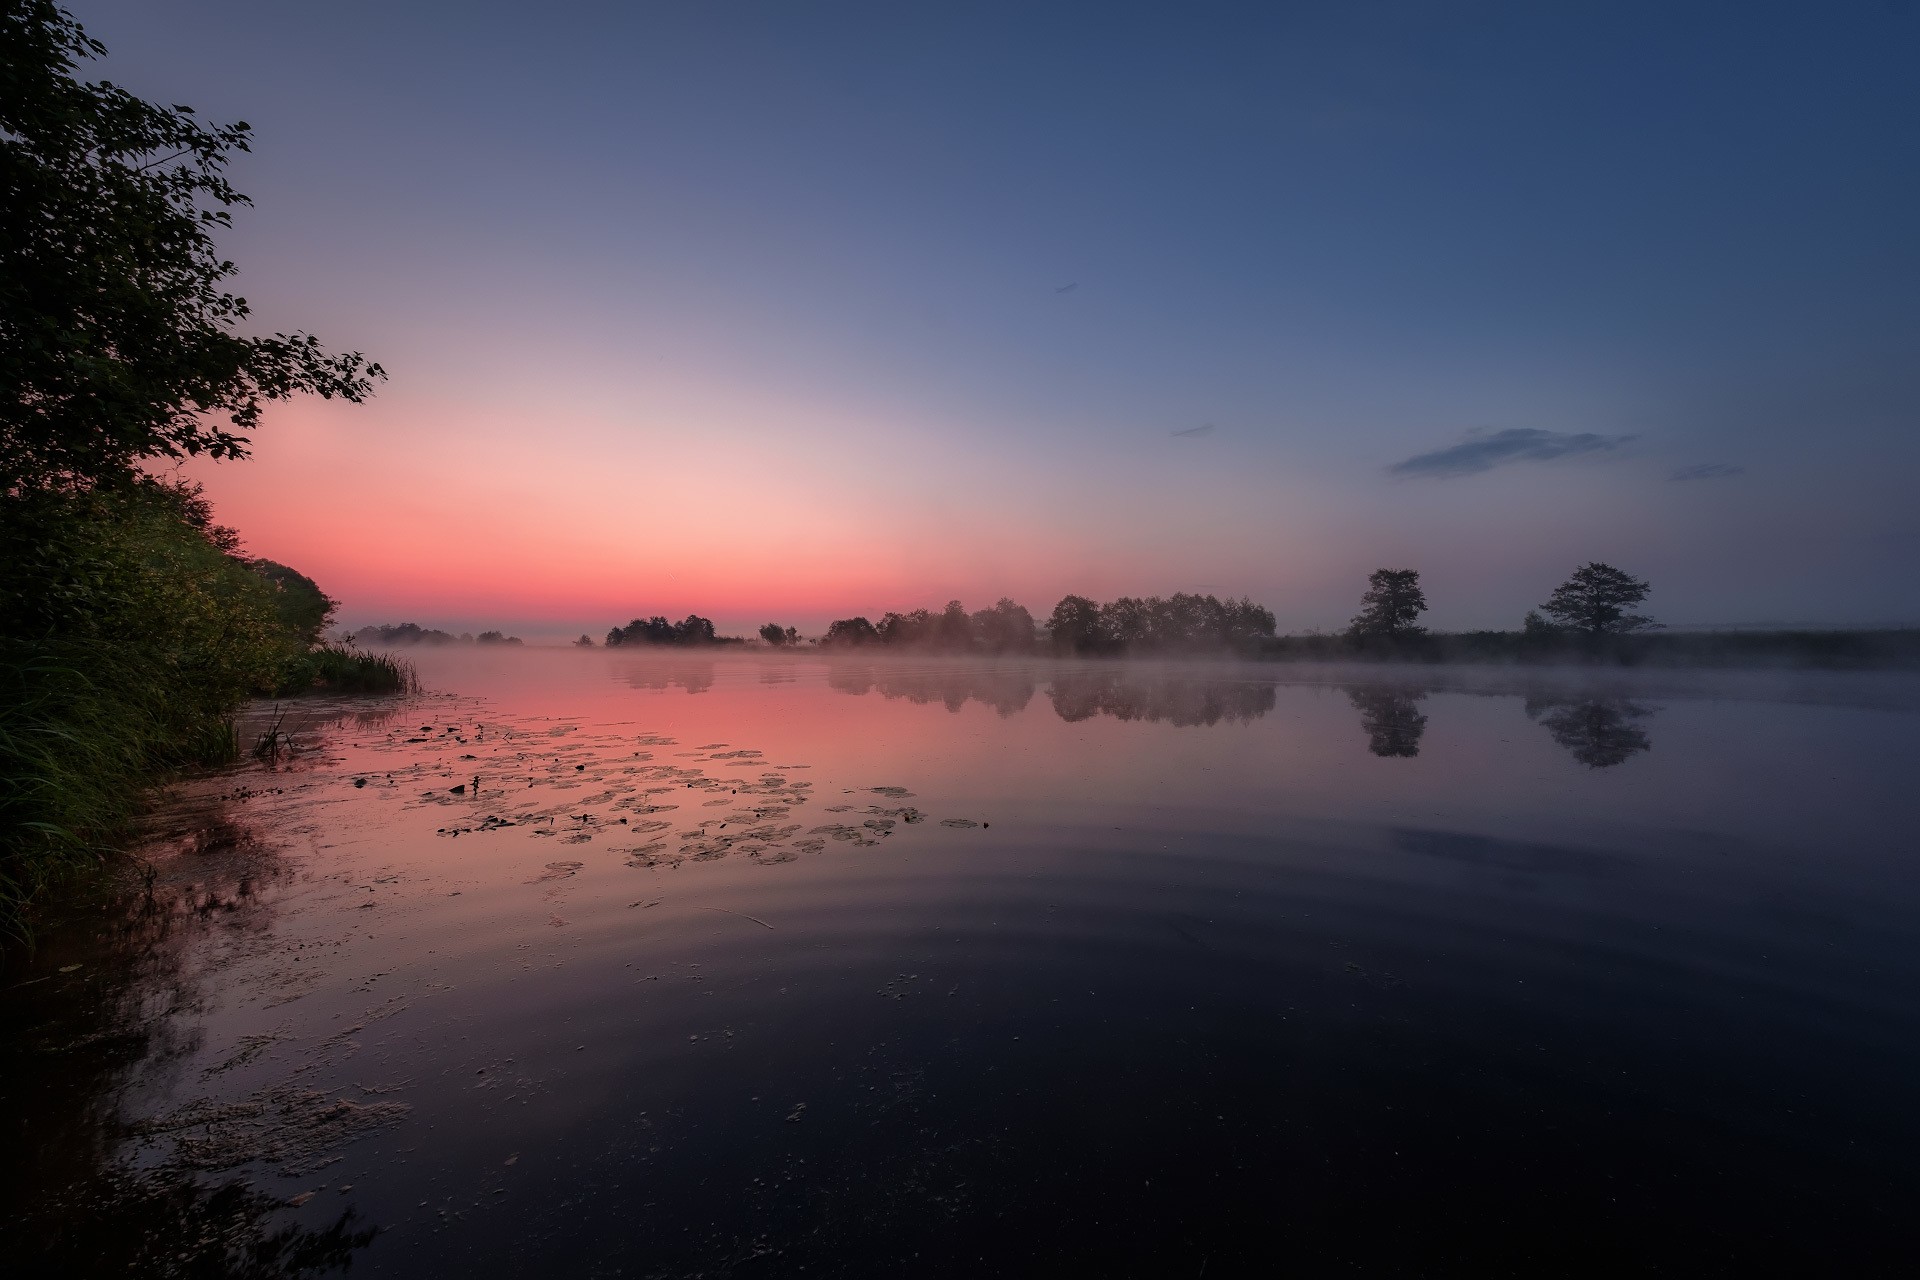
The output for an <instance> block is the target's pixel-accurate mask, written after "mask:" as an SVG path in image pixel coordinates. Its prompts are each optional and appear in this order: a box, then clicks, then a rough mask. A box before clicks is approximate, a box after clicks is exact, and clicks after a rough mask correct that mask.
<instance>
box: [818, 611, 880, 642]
mask: <svg viewBox="0 0 1920 1280" xmlns="http://www.w3.org/2000/svg"><path fill="white" fill-rule="evenodd" d="M820 643H821V644H823V645H826V646H828V647H830V648H835V649H852V648H858V647H860V646H862V645H869V644H879V643H880V633H879V632H878V631H877V630H875V629H874V625H873V624H872V623H871V622H868V621H867V620H866V619H865V618H842V619H840V620H839V621H838V622H836V623H834V624H833V625H832V626H830V627H828V628H827V634H826V635H825V636H824V637H822V638H821V641H820Z"/></svg>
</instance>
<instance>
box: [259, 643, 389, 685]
mask: <svg viewBox="0 0 1920 1280" xmlns="http://www.w3.org/2000/svg"><path fill="white" fill-rule="evenodd" d="M419 687H420V679H419V677H418V676H417V675H416V674H415V673H414V669H413V664H412V663H411V662H408V661H407V660H406V659H405V658H396V657H394V656H393V655H392V654H389V653H367V652H365V651H363V650H360V649H356V648H353V647H352V646H350V645H337V644H321V645H315V646H314V647H313V648H312V649H309V650H307V651H306V652H305V653H301V654H296V655H295V656H293V657H292V658H290V659H288V661H287V664H286V666H285V667H284V668H282V670H281V674H280V680H279V683H278V684H277V686H276V687H275V689H274V692H275V693H276V694H279V695H281V696H283V697H285V696H289V695H293V694H300V693H412V692H414V691H415V690H416V689H418V688H419Z"/></svg>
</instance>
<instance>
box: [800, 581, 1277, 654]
mask: <svg viewBox="0 0 1920 1280" xmlns="http://www.w3.org/2000/svg"><path fill="white" fill-rule="evenodd" d="M1273 628H1274V622H1273V614H1272V613H1271V612H1270V611H1269V610H1267V609H1264V608H1262V607H1261V606H1259V605H1257V604H1255V603H1253V602H1252V601H1251V600H1219V599H1216V598H1215V597H1213V596H1196V595H1187V594H1185V593H1181V594H1178V595H1174V596H1171V597H1167V598H1162V597H1160V596H1148V597H1146V598H1144V599H1139V598H1135V597H1133V596H1122V597H1121V598H1120V599H1118V600H1112V601H1109V602H1108V603H1106V604H1096V603H1095V602H1094V601H1092V600H1089V599H1087V598H1086V597H1085V596H1067V597H1066V598H1065V599H1063V600H1061V601H1060V603H1059V604H1057V605H1055V606H1054V609H1053V614H1052V616H1050V617H1049V618H1048V619H1047V622H1046V625H1045V627H1044V628H1042V627H1041V626H1039V625H1037V624H1036V623H1035V622H1034V620H1033V615H1032V614H1031V613H1029V612H1028V611H1027V610H1026V608H1025V607H1024V606H1022V605H1018V604H1015V603H1014V602H1013V601H1012V600H1009V599H1006V598H1005V597H1002V598H1001V599H1000V600H999V602H998V603H996V604H994V605H993V607H991V608H988V609H981V610H978V611H976V612H974V613H968V612H967V609H966V606H965V605H963V604H961V603H960V602H959V601H958V600H950V601H948V602H947V607H946V608H945V609H943V610H941V611H940V612H939V613H934V612H932V611H930V610H927V609H915V610H914V611H913V612H912V613H889V614H886V615H885V616H883V617H882V618H881V619H880V623H879V625H878V626H875V625H874V624H873V623H872V622H870V621H868V620H867V619H866V618H863V617H856V618H842V619H840V620H839V621H838V622H835V623H834V624H833V625H832V626H830V627H828V628H827V634H826V635H825V637H823V638H822V639H821V641H820V643H821V644H823V645H827V646H829V647H832V648H858V647H861V646H865V645H879V646H886V647H889V648H900V649H925V650H934V651H938V652H944V653H1031V652H1033V651H1034V650H1035V649H1039V648H1046V649H1050V650H1052V651H1054V652H1057V653H1071V654H1106V653H1201V652H1220V651H1237V652H1246V653H1251V652H1253V651H1254V650H1255V649H1256V647H1257V646H1258V645H1259V644H1260V643H1261V641H1263V640H1266V639H1270V638H1272V636H1273Z"/></svg>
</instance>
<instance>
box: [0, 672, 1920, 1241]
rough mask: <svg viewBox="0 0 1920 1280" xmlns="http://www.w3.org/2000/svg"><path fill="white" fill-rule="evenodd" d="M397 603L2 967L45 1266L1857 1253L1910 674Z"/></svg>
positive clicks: (23, 1227) (1899, 903)
mask: <svg viewBox="0 0 1920 1280" xmlns="http://www.w3.org/2000/svg"><path fill="white" fill-rule="evenodd" d="M412 656H413V657H414V660H415V661H416V662H417V663H418V664H419V667H420V673H421V676H422V680H423V684H424V686H425V688H426V690H427V692H425V693H422V694H420V695H417V696H413V697H409V698H405V699H397V700H391V701H388V702H384V703H379V704H370V703H364V702H363V703H361V704H358V706H357V708H356V709H353V710H349V709H348V708H347V707H346V706H345V705H344V704H341V705H339V706H329V705H324V704H312V703H303V704H295V705H294V711H293V714H292V715H291V716H290V717H289V720H288V723H289V724H290V725H292V726H293V727H294V735H295V743H296V747H297V748H298V749H297V750H296V751H295V753H294V754H293V755H292V756H291V757H290V758H287V759H285V760H283V761H282V762H280V763H279V765H277V766H275V767H268V766H264V765H260V764H253V765H249V766H247V767H245V768H243V769H240V770H238V771H236V772H233V773H231V774H227V775H223V776H220V777H218V778H215V779H212V780H210V781H208V782H207V783H205V784H204V785H202V786H199V787H197V788H190V789H189V790H188V791H187V793H186V794H184V795H183V796H181V798H180V800H179V803H178V805H176V807H175V809H174V810H173V811H172V812H171V814H170V816H169V817H168V818H167V819H166V820H165V821H164V822H163V824H162V826H161V828H160V830H159V832H158V833H157V835H156V837H155V840H154V841H153V843H152V845H151V846H150V848H149V849H148V850H147V853H148V855H149V856H151V857H152V858H153V861H154V866H155V868H156V873H157V877H156V884H155V886H154V892H153V894H152V896H147V895H146V894H145V893H144V891H142V892H137V893H133V894H131V895H130V896H129V898H128V900H127V902H126V903H124V904H122V905H121V906H120V907H118V908H116V911H117V912H119V914H111V913H110V914H109V915H108V916H107V917H106V918H108V919H109V920H120V919H122V918H124V919H125V920H126V921H127V922H128V923H127V924H126V925H124V926H120V925H116V926H114V927H111V928H107V929H104V930H103V929H102V928H101V927H100V926H99V924H98V923H97V922H95V921H92V920H87V921H83V922H81V923H80V924H77V925H75V926H73V927H70V928H67V929H65V930H64V931H60V932H56V933H55V934H54V935H53V936H51V937H49V938H48V940H47V941H46V943H45V945H44V946H43V948H42V951H41V953H40V955H39V956H38V957H37V958H36V960H35V971H34V972H33V973H31V974H23V975H21V976H22V978H24V979H31V984H30V985H29V984H24V983H23V985H20V986H16V987H14V988H11V989H9V990H8V991H7V992H6V993H4V996H3V997H0V998H4V1000H5V1001H6V1005H5V1008H4V1010H3V1012H4V1014H5V1016H7V1017H9V1018H10V1019H13V1020H15V1022H16V1025H20V1026H23V1027H27V1028H29V1029H30V1030H29V1032H28V1034H27V1036H26V1039H25V1043H27V1044H29V1045H30V1046H37V1048H38V1050H44V1052H42V1051H23V1052H21V1053H16V1054H14V1055H11V1056H10V1057H9V1058H8V1059H7V1061H6V1067H5V1071H6V1075H5V1078H4V1085H5V1095H6V1096H7V1097H9V1098H13V1099H19V1098H22V1097H29V1096H31V1097H37V1098H46V1097H52V1096H56V1095H58V1096H60V1097H61V1098H62V1099H63V1101H62V1103H61V1108H60V1111H59V1114H60V1115H61V1116H63V1117H64V1119H62V1120H60V1121H58V1122H57V1123H56V1122H46V1123H37V1124H36V1125H35V1126H33V1127H31V1128H29V1129H28V1130H26V1131H25V1137H24V1140H23V1146H22V1158H21V1159H20V1160H18V1161H16V1162H15V1168H14V1171H13V1173H12V1175H11V1178H12V1181H13V1184H14V1185H12V1186H10V1187H9V1188H8V1195H9V1197H10V1199H9V1203H10V1204H11V1205H13V1206H16V1207H17V1208H18V1212H17V1213H16V1214H15V1215H14V1216H15V1224H14V1226H12V1227H10V1228H9V1230H10V1231H16V1232H20V1233H24V1234H25V1235H26V1236H28V1237H29V1238H31V1239H34V1240H37V1241H45V1240H48V1239H54V1238H60V1237H63V1236H64V1238H65V1239H66V1240H67V1246H66V1247H67V1253H66V1256H67V1257H69V1258H70V1259H76V1260H77V1261H75V1262H74V1263H73V1269H72V1270H71V1271H70V1272H69V1273H70V1274H87V1273H89V1267H91V1268H92V1269H93V1271H92V1273H96V1274H108V1273H109V1272H110V1271H111V1270H112V1268H111V1267H110V1266H109V1265H108V1264H109V1261H111V1255H110V1251H109V1250H108V1249H107V1247H106V1246H105V1245H101V1246H99V1247H97V1248H95V1249H94V1251H93V1252H92V1253H88V1252H87V1250H86V1249H85V1248H80V1247H78V1246H77V1245H76V1244H75V1240H76V1239H77V1238H78V1237H80V1236H83V1235H84V1234H85V1233H84V1231H83V1229H82V1228H83V1226H84V1221H85V1219H84V1217H83V1215H82V1214H81V1213H80V1211H79V1210H78V1209H76V1207H75V1205H76V1204H77V1203H79V1199H80V1198H79V1197H77V1196H76V1195H75V1193H74V1188H85V1189H89V1194H91V1195H92V1196H93V1197H94V1199H95V1200H96V1201H101V1202H105V1203H108V1204H120V1205H123V1206H126V1208H125V1210H124V1211H125V1213H126V1214H127V1215H129V1217H130V1218H133V1219H137V1220H144V1219H138V1215H139V1214H140V1213H142V1212H144V1213H146V1214H148V1215H149V1216H151V1217H154V1218H155V1219H156V1220H161V1221H163V1220H166V1219H167V1217H168V1215H170V1214H171V1215H175V1216H178V1214H179V1213H180V1212H181V1210H180V1209H179V1204H180V1203H181V1202H182V1201H183V1200H186V1201H192V1202H193V1203H194V1204H197V1205H199V1206H200V1208H199V1209H196V1210H195V1212H197V1213H200V1215H201V1216H202V1217H203V1218H204V1217H209V1216H214V1217H218V1216H219V1215H225V1216H224V1217H221V1218H220V1220H221V1221H238V1222H241V1223H243V1224H245V1229H246V1230H254V1231H270V1230H293V1231H297V1232H302V1233H306V1234H305V1235H304V1236H301V1237H299V1238H298V1240H296V1244H301V1245H302V1247H310V1248H311V1249H312V1250H314V1251H315V1253H314V1256H324V1257H351V1259H352V1266H353V1269H354V1272H355V1273H356V1274H361V1273H365V1274H377V1275H386V1274H405V1275H454V1274H460V1275H501V1276H507V1275H520V1274H528V1273H529V1272H530V1271H532V1270H535V1269H538V1270H541V1271H544V1272H549V1273H553V1274H603V1273H607V1274H610V1273H614V1272H621V1273H632V1274H642V1275H653V1274H661V1275H691V1274H705V1275H742V1276H745V1275H789V1274H795V1273H797V1272H798V1270H799V1269H800V1268H801V1267H802V1266H804V1267H805V1268H806V1270H807V1272H808V1273H809V1274H821V1273H824V1274H829V1275H838V1274H844V1275H874V1274H883V1273H884V1274H952V1275H963V1274H964V1275H978V1274H1027V1273H1036V1272H1040V1271H1043V1270H1061V1269H1066V1268H1068V1267H1072V1268H1074V1269H1077V1270H1080V1271H1084V1272H1089V1273H1095V1274H1109V1273H1110V1274H1143V1275H1145V1274H1154V1275H1164V1274H1173V1275H1181V1274H1198V1273H1199V1271H1200V1270H1201V1268H1202V1267H1203V1266H1204V1267H1205V1270H1206V1274H1208V1275H1228V1274H1253V1273H1260V1274H1267V1273H1271V1272H1273V1271H1276V1270H1281V1269H1285V1268H1298V1269H1303V1270H1306V1271H1310V1272H1317V1271H1322V1270H1328V1269H1332V1268H1334V1267H1348V1266H1352V1267H1367V1268H1374V1269H1388V1270H1394V1269H1399V1270H1412V1271H1418V1272H1422V1273H1432V1272H1447V1273H1475V1274H1478V1273H1483V1272H1485V1271H1486V1270H1487V1269H1489V1268H1499V1269H1504V1270H1527V1269H1537V1268H1539V1267H1541V1266H1546V1267H1547V1269H1550V1270H1553V1269H1564V1267H1565V1266H1566V1265H1567V1259H1569V1258H1570V1257H1576V1256H1577V1257H1579V1258H1582V1259H1586V1260H1588V1262H1589V1264H1590V1266H1591V1267H1592V1268H1593V1269H1595V1270H1603V1271H1604V1270H1618V1269H1625V1268H1630V1267H1631V1268H1647V1267H1659V1268H1665V1269H1670V1270H1675V1271H1681V1272H1703V1271H1704V1272H1725V1271H1747V1270H1752V1269H1756V1268H1758V1269H1768V1270H1771V1269H1780V1268H1783V1267H1784V1268H1788V1269H1795V1268H1811V1269H1817V1270H1839V1269H1845V1268H1860V1267H1866V1268H1878V1269H1887V1268H1889V1267H1891V1266H1893V1265H1894V1264H1896V1263H1897V1262H1898V1261H1900V1260H1902V1259H1903V1258H1904V1257H1905V1255H1906V1253H1907V1250H1908V1242H1907V1240H1906V1238H1905V1231H1904V1228H1903V1226H1902V1224H1903V1222H1904V1217H1905V1215H1906V1213H1907V1211H1908V1205H1909V1204H1910V1203H1911V1198H1912V1195H1913V1193H1914V1192H1915V1191H1916V1190H1920V1177H1917V1176H1916V1173H1915V1170H1914V1166H1913V1163H1912V1160H1911V1154H1910V1153H1911V1151H1912V1150H1913V1148H1914V1145H1915V1142H1916V1140H1920V1107H1917V1106H1916V1104H1915V1102H1914V1099H1913V1092H1912V1089H1911V1081H1912V1079H1913V1078H1914V1074H1915V1070H1916V1068H1920V1007H1916V998H1915V996H1914V992H1915V991H1917V990H1920V943H1916V941H1915V938H1916V936H1920V935H1917V934H1916V931H1915V930H1914V927H1913V925H1914V922H1915V919H1916V906H1920V878H1916V875H1915V873H1914V869H1913V866H1912V850H1911V846H1912V835H1911V833H1912V830H1913V829H1914V825H1915V819H1916V818H1920V811H1917V810H1920V805H1917V804H1916V801H1915V800H1914V798H1913V795H1912V790H1911V779H1912V778H1913V777H1915V776H1917V775H1920V745H1917V743H1920V740H1917V739H1916V734H1915V729H1916V727H1920V680H1917V679H1916V678H1915V677H1913V676H1911V675H1862V674H1833V673H1825V674H1822V673H1808V674H1804V675H1776V674H1767V675H1756V674H1752V673H1715V674H1688V673H1675V672H1660V673H1648V674H1641V673H1633V672H1617V671H1608V672H1600V673H1594V672H1570V673H1559V672H1552V671H1540V670H1512V669H1466V668H1420V669H1409V668H1405V667H1397V668H1391V669H1383V668H1371V669H1370V668H1366V667H1361V666H1355V667H1312V668H1303V667H1275V666H1263V665H1258V664H1236V663H1225V662H1221V663H1205V662H1192V663H1178V662H1167V663H1144V662H1142V663H1133V662H1069V661H1052V660H1014V659H1008V660H990V659H977V658H976V659H968V658H933V657H926V658H905V659H894V658H886V657H882V658H870V657H867V656H864V655H856V656H848V657H843V658H827V657H823V656H819V655H815V654H804V653H802V654H744V653H732V654H719V655H705V654H675V653H663V652H657V651H653V652H646V651H643V652H609V651H605V650H592V651H573V650H568V651H556V650H540V649H526V650H498V649H496V650H492V651H488V650H483V649H463V650H443V651H428V650H421V651H418V652H416V653H415V654H414V655H412ZM210 903H211V904H212V905H209V904H210ZM141 922H145V923H141ZM156 922H159V923H156ZM69 966H78V967H74V968H69ZM105 993H111V994H113V995H114V998H113V999H111V1000H105V999H102V998H101V997H102V995H103V994H105ZM81 1008H85V1009H89V1010H95V1011H96V1012H95V1013H92V1014H89V1015H88V1016H90V1017H93V1018H94V1019H95V1021H96V1023H97V1025H89V1026H86V1027H78V1026H76V1025H75V1023H74V1020H75V1019H76V1018H77V1017H79V1016H80V1015H79V1014H78V1013H77V1012H76V1011H77V1010H79V1009H81ZM83 1042H84V1044H87V1045H94V1046H96V1047H95V1048H89V1049H82V1050H79V1051H74V1050H72V1049H71V1046H72V1045H74V1044H81V1043H83ZM108 1045H111V1046H113V1047H112V1048H111V1050H109V1049H107V1048H103V1047H99V1046H108ZM56 1048H57V1049H60V1050H61V1052H59V1053H55V1052H52V1050H53V1049H56ZM76 1061H78V1062H81V1063H83V1064H86V1069H84V1070H78V1069H76V1067H75V1063H76ZM55 1076H58V1077H60V1080H59V1082H58V1083H57V1087H56V1081H55V1080H54V1077H55ZM76 1134H78V1135H81V1138H82V1139H84V1140H79V1139H76ZM76 1151H84V1152H86V1153H87V1154H85V1155H81V1156H76V1155H75V1152H76ZM242 1182H244V1183H246V1184H247V1185H246V1186H245V1188H244V1189H243V1190H233V1189H232V1188H235V1187H237V1186H239V1184H240V1183H242ZM223 1188H227V1190H222V1189H223ZM222 1195H224V1196H226V1197H227V1199H225V1200H220V1199H218V1197H219V1196H222ZM116 1197H118V1199H116ZM169 1197H171V1198H169ZM209 1205H212V1206H214V1207H215V1208H216V1209H218V1211H219V1214H214V1213H213V1210H210V1209H208V1208H207V1207H206V1206H209ZM155 1206H159V1207H157V1208H156V1207H155ZM94 1212H96V1213H99V1212H101V1211H100V1210H97V1209H96V1210H95V1211H94ZM371 1228H377V1229H378V1230H377V1232H375V1233H372V1234H368V1232H369V1229H371ZM235 1229H236V1230H237V1229H238V1228H235ZM283 1254H284V1256H282V1257H281V1258H280V1260H279V1261H278V1262H276V1263H274V1267H278V1268H279V1269H280V1270H284V1271H287V1272H289V1273H291V1271H292V1270H293V1267H292V1265H291V1263H290V1262H289V1261H287V1259H289V1258H291V1257H292V1256H293V1252H292V1251H286V1250H283ZM88 1259H91V1261H88ZM272 1271H273V1268H272V1267H270V1268H268V1273H272ZM115 1273H116V1274H117V1272H115Z"/></svg>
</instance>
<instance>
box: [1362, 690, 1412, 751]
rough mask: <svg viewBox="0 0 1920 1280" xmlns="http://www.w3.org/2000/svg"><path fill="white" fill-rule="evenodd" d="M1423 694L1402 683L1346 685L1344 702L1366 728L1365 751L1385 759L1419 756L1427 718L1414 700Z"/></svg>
mask: <svg viewBox="0 0 1920 1280" xmlns="http://www.w3.org/2000/svg"><path fill="white" fill-rule="evenodd" d="M1426 696H1427V690H1425V689H1409V688H1406V687H1405V686H1395V685H1349V686H1348V687H1347V701H1349V702H1351V703H1353V708H1354V710H1356V711H1358V712H1359V713H1360V727H1361V728H1362V729H1365V730H1366V731H1367V750H1369V751H1371V752H1373V754H1375V755H1377V756H1385V757H1388V758H1393V757H1408V758H1410V757H1412V756H1417V755H1419V754H1420V738H1421V735H1423V734H1425V733H1426V731H1427V718H1426V716H1424V715H1422V714H1421V713H1420V708H1419V706H1418V703H1419V702H1420V700H1421V699H1423V698H1425V697H1426Z"/></svg>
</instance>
